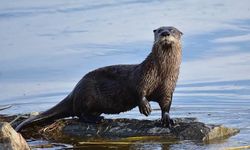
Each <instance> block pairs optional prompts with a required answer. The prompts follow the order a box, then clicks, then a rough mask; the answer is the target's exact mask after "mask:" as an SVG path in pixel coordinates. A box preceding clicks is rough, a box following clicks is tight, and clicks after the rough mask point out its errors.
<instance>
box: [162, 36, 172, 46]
mask: <svg viewBox="0 0 250 150" xmlns="http://www.w3.org/2000/svg"><path fill="white" fill-rule="evenodd" d="M158 43H159V44H160V45H165V46H170V45H172V44H174V40H173V39H172V37H162V38H160V39H159V41H158Z"/></svg>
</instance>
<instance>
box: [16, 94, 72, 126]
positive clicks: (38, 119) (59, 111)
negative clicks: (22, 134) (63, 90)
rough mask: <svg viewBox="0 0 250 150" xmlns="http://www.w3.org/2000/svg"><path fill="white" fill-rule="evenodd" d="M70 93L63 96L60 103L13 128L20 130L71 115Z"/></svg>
mask: <svg viewBox="0 0 250 150" xmlns="http://www.w3.org/2000/svg"><path fill="white" fill-rule="evenodd" d="M71 97H72V96H71V94H70V95H68V96H67V97H66V98H64V99H63V100H62V101H61V102H60V103H58V104H57V105H55V106H54V107H52V108H51V109H49V110H47V111H45V112H43V113H41V114H39V115H37V116H33V117H30V118H29V119H27V120H25V121H23V122H22V123H21V124H19V125H18V126H17V127H16V128H15V130H16V131H20V130H22V129H23V128H25V127H27V126H29V125H31V124H37V123H43V124H44V123H45V124H46V123H49V122H52V121H54V120H56V119H60V118H65V117H70V116H72V115H73V113H72V98H71Z"/></svg>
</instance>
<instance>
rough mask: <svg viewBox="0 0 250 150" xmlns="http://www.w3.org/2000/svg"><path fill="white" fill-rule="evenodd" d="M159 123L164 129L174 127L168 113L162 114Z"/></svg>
mask: <svg viewBox="0 0 250 150" xmlns="http://www.w3.org/2000/svg"><path fill="white" fill-rule="evenodd" d="M161 123H162V125H163V126H164V127H168V128H171V127H173V126H174V121H173V119H170V117H169V114H168V113H163V114H162V118H161Z"/></svg>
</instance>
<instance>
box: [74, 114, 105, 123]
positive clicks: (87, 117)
mask: <svg viewBox="0 0 250 150" xmlns="http://www.w3.org/2000/svg"><path fill="white" fill-rule="evenodd" d="M79 120H80V121H81V122H85V123H101V122H103V120H104V117H103V116H100V115H93V114H82V115H81V117H79Z"/></svg>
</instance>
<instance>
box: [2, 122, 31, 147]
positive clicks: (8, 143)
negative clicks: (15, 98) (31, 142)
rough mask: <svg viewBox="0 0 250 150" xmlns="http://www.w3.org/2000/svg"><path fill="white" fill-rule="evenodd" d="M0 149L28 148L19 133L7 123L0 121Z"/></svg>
mask: <svg viewBox="0 0 250 150" xmlns="http://www.w3.org/2000/svg"><path fill="white" fill-rule="evenodd" d="M0 150H30V148H29V146H28V144H27V143H26V141H25V140H24V138H23V137H22V135H21V134H19V133H17V132H16V131H15V130H14V129H13V128H12V127H11V126H10V124H9V123H6V122H0Z"/></svg>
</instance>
